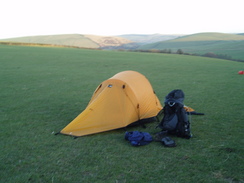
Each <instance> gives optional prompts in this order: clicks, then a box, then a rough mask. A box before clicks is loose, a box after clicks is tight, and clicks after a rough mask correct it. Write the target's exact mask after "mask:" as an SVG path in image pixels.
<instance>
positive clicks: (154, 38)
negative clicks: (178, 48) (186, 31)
mask: <svg viewBox="0 0 244 183" xmlns="http://www.w3.org/2000/svg"><path fill="white" fill-rule="evenodd" d="M180 36H182V35H164V34H125V35H119V36H118V37H122V38H125V39H128V40H131V41H132V42H136V43H138V44H149V43H155V42H159V41H167V40H171V39H175V38H178V37H180Z"/></svg>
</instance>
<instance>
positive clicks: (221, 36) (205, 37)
mask: <svg viewBox="0 0 244 183" xmlns="http://www.w3.org/2000/svg"><path fill="white" fill-rule="evenodd" d="M234 40H244V36H243V35H237V34H226V33H211V32H207V33H198V34H191V35H187V36H183V37H180V38H176V39H173V40H170V41H171V42H180V41H234Z"/></svg>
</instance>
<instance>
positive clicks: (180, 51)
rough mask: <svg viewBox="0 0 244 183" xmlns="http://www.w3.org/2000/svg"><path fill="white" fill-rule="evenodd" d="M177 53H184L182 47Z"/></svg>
mask: <svg viewBox="0 0 244 183" xmlns="http://www.w3.org/2000/svg"><path fill="white" fill-rule="evenodd" d="M176 53H177V54H183V53H184V52H183V51H182V49H178V50H177V52H176Z"/></svg>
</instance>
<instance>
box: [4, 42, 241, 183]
mask: <svg viewBox="0 0 244 183" xmlns="http://www.w3.org/2000/svg"><path fill="white" fill-rule="evenodd" d="M0 63H1V67H0V86H1V91H0V97H1V103H0V125H1V128H0V129H1V131H0V132H1V133H0V136H1V142H0V145H1V152H0V161H1V165H0V182H5V183H7V182H10V183H12V182H58V183H62V182H64V183H66V182H69V183H71V182H72V183H73V182H98V183H99V182H106V183H107V182H111V183H115V182H119V183H124V182H152V183H155V182H158V183H161V182H183V183H184V182H221V183H222V182H243V181H244V177H243V168H244V166H243V165H244V162H243V155H244V152H243V119H244V113H243V107H244V106H243V102H244V101H243V99H244V92H243V89H244V85H243V80H244V77H243V76H242V75H238V74H237V72H238V71H239V70H243V67H244V65H243V63H240V62H232V61H226V60H220V59H210V58H202V57H194V56H185V55H182V56H181V55H170V54H150V53H128V52H113V51H95V50H82V49H71V48H43V47H42V48H39V47H21V46H7V45H0ZM123 70H135V71H138V72H140V73H142V74H144V75H145V76H146V77H147V78H148V79H149V81H150V82H151V84H152V86H153V88H154V90H155V92H156V94H157V96H158V97H159V99H160V100H161V102H162V103H163V100H164V97H165V95H167V94H168V92H170V91H171V90H173V89H177V88H180V89H182V90H183V91H184V92H185V94H186V98H185V104H186V105H188V106H190V107H192V108H194V109H195V110H196V111H198V112H204V113H205V115H204V116H192V117H191V118H192V132H193V134H194V136H193V138H192V139H190V140H186V139H181V138H177V137H172V138H173V139H174V140H175V141H176V143H177V147H175V148H165V147H164V146H162V145H161V144H160V143H157V142H152V143H151V144H149V145H146V146H144V147H138V148H136V147H132V146H130V145H129V144H128V142H127V141H125V140H124V132H125V131H124V129H118V130H113V131H110V132H104V133H99V134H95V135H90V136H85V137H80V138H78V139H75V140H74V139H73V138H71V137H69V136H64V135H57V136H55V135H54V133H56V132H58V131H60V130H61V129H63V128H64V127H65V126H66V125H67V124H68V123H69V122H70V121H71V120H73V119H74V118H75V117H76V116H77V115H78V114H79V113H80V112H81V111H82V110H83V109H85V107H86V105H87V103H88V102H89V100H90V98H91V95H92V93H93V91H94V90H95V88H96V87H97V86H98V85H99V83H100V82H102V81H103V80H105V79H107V78H109V77H111V76H113V75H114V74H116V73H118V72H120V71H123ZM156 125H157V122H154V123H151V124H148V125H147V128H146V129H144V128H142V127H140V126H138V127H133V128H130V129H129V130H131V131H132V130H139V131H147V132H149V133H151V134H154V133H156V132H158V129H155V126H156Z"/></svg>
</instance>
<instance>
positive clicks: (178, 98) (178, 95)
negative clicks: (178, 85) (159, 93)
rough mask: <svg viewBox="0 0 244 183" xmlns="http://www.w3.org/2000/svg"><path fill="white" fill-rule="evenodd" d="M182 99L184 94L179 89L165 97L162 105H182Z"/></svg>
mask: <svg viewBox="0 0 244 183" xmlns="http://www.w3.org/2000/svg"><path fill="white" fill-rule="evenodd" d="M184 97H185V94H184V92H183V91H182V90H180V89H177V90H173V91H171V92H170V93H169V94H168V95H167V96H166V97H165V100H164V103H165V104H168V103H169V102H175V103H180V104H183V102H184Z"/></svg>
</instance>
